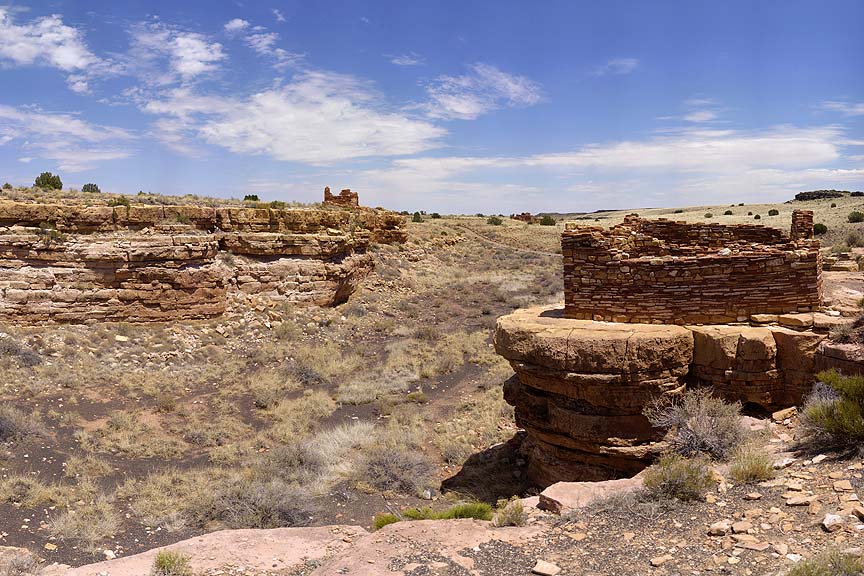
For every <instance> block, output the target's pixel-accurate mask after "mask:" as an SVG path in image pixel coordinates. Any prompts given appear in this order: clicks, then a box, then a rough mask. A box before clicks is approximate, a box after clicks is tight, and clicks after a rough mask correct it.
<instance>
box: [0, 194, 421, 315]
mask: <svg viewBox="0 0 864 576" xmlns="http://www.w3.org/2000/svg"><path fill="white" fill-rule="evenodd" d="M403 224H404V219H403V218H402V217H401V216H398V215H396V214H393V213H391V212H386V211H383V210H371V209H365V208H364V209H356V210H326V209H321V210H315V209H272V208H235V207H226V208H209V207H196V206H114V207H112V206H61V205H51V204H26V203H0V319H3V320H7V321H25V322H43V321H56V322H83V321H93V320H124V321H157V320H176V319H191V318H204V317H210V316H216V315H219V314H221V313H222V312H223V311H224V310H225V307H226V304H227V294H228V292H229V291H231V290H240V291H243V292H245V293H250V294H265V295H267V296H270V297H272V298H274V299H279V300H287V301H292V302H308V303H314V304H319V305H331V304H335V303H339V302H342V301H344V300H345V299H346V298H347V297H348V295H350V294H351V293H352V292H353V291H354V289H355V288H356V286H357V283H358V282H359V281H360V280H361V279H362V278H363V277H364V276H365V275H366V274H367V273H368V272H369V271H370V270H371V268H372V258H371V256H370V255H368V254H366V253H365V252H366V248H367V246H368V245H369V243H370V242H392V241H400V240H404V235H405V232H404V230H403V229H402V225H403Z"/></svg>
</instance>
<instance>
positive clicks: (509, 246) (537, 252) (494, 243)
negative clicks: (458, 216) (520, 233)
mask: <svg viewBox="0 0 864 576" xmlns="http://www.w3.org/2000/svg"><path fill="white" fill-rule="evenodd" d="M444 226H446V227H448V228H450V229H454V228H455V229H457V230H461V231H466V232H469V233H470V234H471V235H472V236H474V237H476V238H477V239H479V240H481V241H483V242H485V243H486V244H491V245H492V246H498V247H499V248H506V249H508V250H514V251H516V252H522V253H524V254H533V255H535V256H558V257H559V258H560V257H561V254H556V253H555V252H541V251H540V250H531V249H530V248H520V247H518V246H513V245H512V244H506V243H504V242H498V241H497V240H492V239H491V238H487V237H486V236H483V235H482V234H480V233H479V232H476V231H474V230H472V229H471V228H469V227H468V226H465V225H464V224H445V225H444Z"/></svg>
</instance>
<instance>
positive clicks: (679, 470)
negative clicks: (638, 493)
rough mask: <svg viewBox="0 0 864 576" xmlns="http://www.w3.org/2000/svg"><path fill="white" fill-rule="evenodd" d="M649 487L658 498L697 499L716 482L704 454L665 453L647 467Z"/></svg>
mask: <svg viewBox="0 0 864 576" xmlns="http://www.w3.org/2000/svg"><path fill="white" fill-rule="evenodd" d="M644 480H645V488H646V489H647V490H648V493H649V494H650V495H651V496H652V497H653V498H655V499H666V498H674V499H676V500H681V501H684V502H687V501H690V500H697V499H699V498H701V497H702V496H703V494H704V493H705V491H706V490H708V488H710V487H711V486H712V484H713V482H714V480H713V478H712V474H711V469H710V468H709V467H708V463H707V461H706V460H705V459H703V458H701V457H696V458H684V457H683V456H680V455H678V454H665V455H663V456H661V457H660V460H659V461H658V462H657V463H656V464H654V465H653V466H650V467H649V468H647V469H646V470H645V476H644Z"/></svg>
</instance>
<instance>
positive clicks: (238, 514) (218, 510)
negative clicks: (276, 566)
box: [190, 477, 314, 529]
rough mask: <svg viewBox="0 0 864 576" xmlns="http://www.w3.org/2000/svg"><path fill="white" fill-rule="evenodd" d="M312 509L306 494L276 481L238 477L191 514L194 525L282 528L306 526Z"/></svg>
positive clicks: (199, 504)
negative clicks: (211, 524) (194, 521)
mask: <svg viewBox="0 0 864 576" xmlns="http://www.w3.org/2000/svg"><path fill="white" fill-rule="evenodd" d="M313 511H314V507H313V505H312V502H311V500H310V498H309V496H308V494H307V493H306V491H305V490H303V489H302V488H300V487H299V486H295V485H291V484H288V483H287V482H284V481H282V480H279V479H272V480H253V481H251V482H250V481H248V479H246V478H242V477H237V478H232V479H231V480H230V481H228V482H226V483H224V484H223V485H222V486H220V487H219V488H217V490H216V491H215V492H214V493H213V494H212V497H210V498H207V499H205V500H204V501H203V502H199V503H198V505H197V506H196V507H195V508H194V509H192V510H190V513H191V515H192V516H193V517H194V518H195V520H196V524H198V525H199V526H201V527H205V526H207V525H208V524H210V523H211V522H217V523H219V524H221V525H223V526H224V527H226V528H232V529H240V528H282V527H286V526H305V525H307V524H308V523H309V521H310V516H311V515H312V514H313Z"/></svg>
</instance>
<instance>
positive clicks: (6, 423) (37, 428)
mask: <svg viewBox="0 0 864 576" xmlns="http://www.w3.org/2000/svg"><path fill="white" fill-rule="evenodd" d="M44 434H45V429H44V427H43V426H42V424H41V423H40V421H39V419H38V418H37V417H36V416H35V415H33V414H30V415H28V414H25V413H24V412H22V411H21V410H19V409H18V408H15V407H14V406H10V405H8V404H0V442H6V441H7V440H24V439H26V438H29V437H34V436H36V437H39V436H43V435H44Z"/></svg>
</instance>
